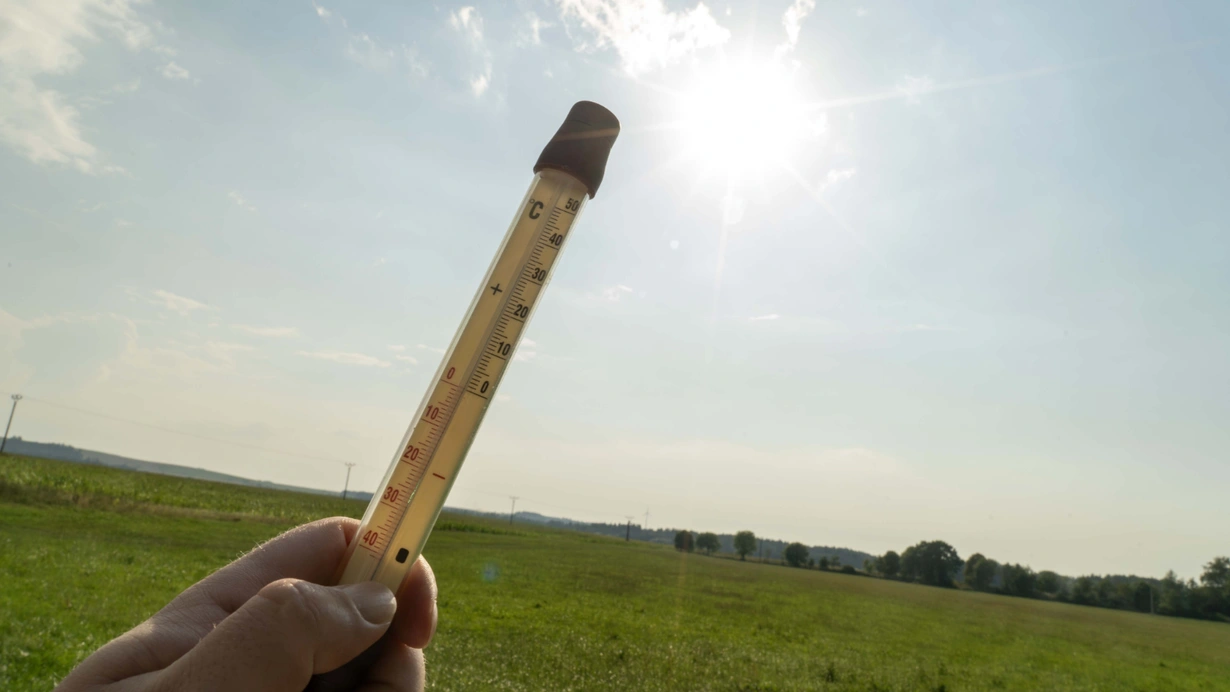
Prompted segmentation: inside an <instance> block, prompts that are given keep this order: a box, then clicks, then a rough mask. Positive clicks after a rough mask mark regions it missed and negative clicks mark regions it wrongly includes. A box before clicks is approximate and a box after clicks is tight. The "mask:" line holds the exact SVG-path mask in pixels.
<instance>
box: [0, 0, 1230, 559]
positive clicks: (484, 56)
mask: <svg viewBox="0 0 1230 692" xmlns="http://www.w3.org/2000/svg"><path fill="white" fill-rule="evenodd" d="M1227 28H1230V7H1228V6H1226V5H1225V4H1224V3H1218V2H1208V3H1197V2H1191V3H1184V4H1183V5H1182V6H1181V7H1180V6H1177V5H1176V4H1175V3H1165V2H1136V3H1131V4H1125V3H1118V2H1088V3H1081V4H1080V6H1079V7H1074V6H1072V5H1071V4H1070V3H1059V2H987V3H955V2H950V3H930V4H928V5H927V6H926V7H925V8H924V7H923V6H919V5H917V4H916V3H906V2H877V1H868V2H861V1H858V2H830V3H823V2H822V3H812V2H809V1H808V0H794V1H793V2H779V1H769V0H762V1H760V2H746V3H744V2H733V3H720V2H719V3H712V4H697V3H694V2H670V3H662V2H659V1H658V0H557V1H554V2H548V1H530V0H525V1H522V2H512V3H490V4H476V5H467V4H462V3H457V4H448V3H440V4H436V5H427V4H420V3H388V4H384V5H379V6H376V5H373V4H370V3H345V2H329V1H326V2H323V3H319V4H312V3H311V2H306V3H305V2H269V3H260V4H259V6H254V5H253V4H252V3H238V2H231V3H227V2H216V3H196V4H194V5H186V4H183V3H164V2H134V1H131V0H110V1H109V2H102V1H101V0H73V1H72V2H58V3H54V4H52V3H38V2H29V1H25V0H17V1H14V0H7V1H4V2H0V91H2V92H3V94H4V96H3V98H2V99H0V189H2V190H3V191H4V193H3V195H2V196H0V229H2V230H0V269H2V271H0V391H2V392H4V393H6V394H7V393H11V392H22V393H24V394H26V395H27V397H29V400H28V401H26V402H23V403H22V408H21V409H19V411H18V416H17V420H16V422H15V425H14V433H15V434H19V435H22V436H23V437H26V438H29V439H36V440H45V441H62V442H67V443H71V444H75V445H79V446H83V447H90V448H95V449H100V450H103V451H109V452H113V453H118V454H126V455H129V456H135V457H139V458H146V459H153V460H161V461H170V462H175V463H182V464H188V465H196V466H203V467H206V468H210V469H214V470H218V471H223V472H229V473H237V474H242V475H245V476H250V477H255V478H264V479H270V480H275V481H280V482H288V483H297V484H302V485H310V486H314V487H330V488H334V487H338V486H339V485H340V482H341V480H342V477H343V475H344V470H343V468H342V466H341V464H340V461H342V460H349V461H354V462H356V463H358V464H359V466H358V467H356V469H355V475H354V478H353V485H355V486H358V487H361V488H364V489H369V490H370V489H373V487H374V485H375V484H376V483H378V482H379V479H380V476H381V475H382V472H383V469H384V467H385V465H386V463H387V460H388V459H389V457H390V456H391V455H392V453H393V452H394V448H395V447H396V445H397V443H398V441H399V440H400V438H401V435H402V433H403V432H404V429H405V426H406V425H407V423H408V422H409V420H410V418H411V416H412V415H413V411H414V408H415V407H416V405H417V404H418V402H419V399H420V398H421V396H422V393H423V391H424V389H425V387H426V385H427V382H428V380H429V379H430V377H431V374H432V373H433V372H434V369H435V367H436V365H437V363H438V360H439V358H440V349H441V348H442V347H444V346H446V345H447V343H448V342H449V340H450V339H451V337H452V334H453V331H454V330H455V328H456V326H457V322H458V320H459V319H460V317H461V316H462V314H463V312H464V310H465V307H466V305H467V304H468V301H469V300H470V298H471V296H472V293H473V291H474V290H475V287H476V285H477V282H478V281H479V280H480V279H481V276H482V272H483V270H484V269H485V267H486V266H487V264H488V262H489V261H490V257H491V253H492V252H493V251H494V249H495V247H496V245H497V243H498V241H499V238H500V236H501V234H502V233H503V231H504V229H505V227H506V226H507V223H508V221H509V219H510V217H511V215H512V213H513V211H514V208H515V205H516V204H517V202H518V201H519V200H520V198H521V195H522V193H523V192H524V189H525V186H526V184H527V183H528V180H529V176H530V167H531V165H532V164H533V161H534V160H535V158H536V156H537V154H538V151H539V150H540V149H541V147H542V145H543V144H544V143H545V141H546V140H547V138H548V137H549V136H550V134H551V133H552V132H553V131H554V129H555V127H556V126H557V125H558V124H559V122H560V120H561V119H562V117H563V115H564V114H565V113H566V112H567V109H568V107H569V106H570V105H571V104H572V103H573V102H574V101H576V100H579V99H590V100H595V101H598V102H600V103H602V104H604V105H606V106H607V107H609V108H610V109H611V110H612V111H614V112H615V113H616V114H617V115H618V116H619V117H620V119H621V121H622V122H623V127H624V130H623V134H622V135H621V137H620V139H619V142H618V143H617V144H616V148H615V150H614V153H613V154H612V157H611V162H610V165H609V167H608V171H607V177H606V181H605V182H604V184H603V188H602V190H601V193H600V194H599V195H598V196H597V198H596V199H595V200H593V201H592V202H591V204H590V206H589V207H588V209H587V211H586V213H585V215H584V217H583V218H582V220H581V222H580V223H579V225H578V227H577V233H576V234H575V236H574V238H573V240H572V241H571V242H570V244H569V248H568V250H567V252H566V253H565V255H564V260H563V261H562V262H561V264H560V265H559V267H558V269H557V271H556V274H555V277H554V279H553V282H552V284H551V288H550V290H549V291H548V292H547V294H546V297H545V299H544V301H543V302H542V304H541V305H540V306H539V309H538V311H537V316H536V318H535V321H534V323H533V324H532V325H531V327H530V329H529V331H528V332H527V335H528V339H529V341H528V342H526V343H524V344H523V345H522V347H521V349H520V357H519V360H520V362H518V363H517V364H516V366H515V367H513V368H512V369H511V370H510V373H509V375H508V376H507V377H506V378H505V381H504V383H503V386H502V388H501V396H500V400H499V401H498V402H497V404H496V405H495V406H494V407H493V409H492V411H491V413H490V414H489V415H488V418H487V422H486V424H485V426H484V429H483V431H482V433H481V434H480V437H479V439H478V441H477V442H476V444H475V446H474V448H473V450H472V453H471V455H470V459H469V461H468V462H467V465H466V468H465V471H464V473H463V474H462V476H461V478H460V480H459V481H458V484H457V486H456V488H455V490H454V492H453V496H452V498H451V502H452V503H453V504H456V505H459V506H466V507H474V508H482V509H494V510H499V509H504V508H506V507H507V496H508V495H512V494H516V495H520V496H521V497H523V498H525V499H524V500H523V501H522V504H520V505H519V507H523V508H525V509H527V510H535V511H541V512H544V513H549V514H557V515H567V516H572V517H574V518H578V519H589V520H603V521H622V520H623V518H624V516H625V515H636V516H637V517H638V519H641V518H643V513H644V512H645V511H646V509H648V510H649V512H650V518H649V523H650V525H651V526H664V525H665V526H679V527H689V528H693V529H699V530H718V531H735V530H739V529H745V528H750V529H753V530H755V531H756V532H757V533H760V534H763V535H768V536H772V537H776V538H782V539H788V540H801V541H805V542H809V543H825V544H836V545H848V546H850V547H855V548H860V549H863V550H868V551H872V552H882V551H884V550H888V549H898V550H900V549H901V548H903V547H905V546H906V545H908V544H911V543H914V542H917V541H919V540H923V539H933V538H942V539H945V540H948V541H950V542H951V543H953V544H954V545H956V547H957V548H958V550H959V551H960V552H961V553H962V554H963V555H967V554H969V553H972V552H974V551H980V552H983V553H985V554H987V555H989V556H991V557H994V558H997V559H1000V560H1009V561H1014V562H1018V561H1019V562H1027V563H1029V564H1031V565H1032V566H1033V567H1035V568H1036V569H1046V568H1049V569H1056V570H1060V571H1063V572H1066V573H1073V574H1075V573H1087V572H1136V573H1142V574H1153V575H1161V574H1162V573H1163V572H1165V570H1167V569H1170V568H1174V569H1175V570H1177V571H1178V572H1179V573H1180V574H1181V575H1186V576H1195V575H1196V574H1198V571H1199V568H1200V565H1201V564H1202V563H1204V562H1206V561H1207V560H1208V559H1210V558H1212V557H1213V556H1214V555H1217V554H1224V553H1225V552H1226V550H1227V546H1230V509H1228V508H1227V507H1228V505H1227V503H1226V502H1225V492H1226V489H1227V488H1228V487H1230V432H1228V430H1230V427H1228V426H1227V425H1226V421H1227V420H1230V395H1228V394H1227V392H1228V391H1230V360H1228V359H1227V356H1226V354H1227V353H1228V352H1230V301H1228V299H1227V296H1230V240H1228V239H1227V233H1226V228H1227V221H1226V219H1230V196H1227V195H1226V194H1225V191H1226V190H1227V189H1230V167H1228V166H1227V164H1226V161H1227V158H1228V154H1230V134H1228V131H1227V128H1226V127H1225V123H1226V122H1227V115H1228V113H1230V70H1227V69H1226V67H1225V66H1226V65H1230V49H1228V47H1227V45H1226V43H1225V40H1224V38H1225V36H1226V29H1227ZM69 407H71V408H69ZM96 414H105V415H107V416H110V418H104V417H102V416H99V415H96ZM117 419H118V420H117ZM135 423H142V424H144V425H136V424H135ZM150 426H152V427H150ZM168 431H175V432H168ZM180 433H187V434H180ZM193 436H195V437H193ZM230 443H235V444H230ZM241 445H246V446H241Z"/></svg>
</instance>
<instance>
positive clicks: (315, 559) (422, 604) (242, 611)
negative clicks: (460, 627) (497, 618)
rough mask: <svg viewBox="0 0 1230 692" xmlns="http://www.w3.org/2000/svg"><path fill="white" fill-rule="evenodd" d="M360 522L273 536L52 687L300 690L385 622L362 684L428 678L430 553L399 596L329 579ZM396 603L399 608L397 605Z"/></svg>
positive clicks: (322, 524) (392, 686) (415, 682)
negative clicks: (425, 656) (380, 642)
mask: <svg viewBox="0 0 1230 692" xmlns="http://www.w3.org/2000/svg"><path fill="white" fill-rule="evenodd" d="M358 527H359V523H358V522H357V521H355V520H353V519H346V518H343V517H334V518H332V519H322V520H320V521H316V522H312V523H311V524H305V525H303V526H300V527H298V528H295V529H292V530H291V531H288V532H286V533H284V534H282V535H280V536H278V537H277V538H274V539H272V540H270V541H269V542H267V543H265V544H264V545H262V546H260V547H259V548H257V549H256V550H253V551H252V552H250V553H248V554H247V555H245V556H243V557H241V558H239V559H238V560H236V561H234V562H232V563H231V564H229V565H227V566H226V567H223V568H222V569H220V570H218V571H217V572H215V573H213V574H211V575H210V576H208V577H206V578H205V579H202V580H201V581H199V582H197V583H196V584H194V585H192V586H191V587H189V588H188V589H187V590H186V591H184V592H183V593H181V594H180V595H179V596H176V597H175V599H174V600H172V601H171V602H170V603H169V604H168V605H167V606H166V607H165V608H163V609H162V610H160V611H158V612H157V613H155V614H154V615H153V616H152V617H151V618H150V619H148V620H146V621H145V622H143V623H141V624H140V625H137V626H136V627H134V628H133V629H132V630H130V631H128V632H127V633H125V634H123V635H120V636H119V637H117V638H115V639H114V640H112V641H111V642H109V643H108V644H107V645H105V646H103V647H102V648H101V649H99V650H98V651H96V652H94V653H93V654H92V655H91V656H90V657H89V658H87V659H86V660H85V661H83V662H82V663H81V665H79V666H77V668H76V669H74V670H73V672H72V673H71V674H69V676H68V677H67V678H65V679H64V681H63V682H61V683H60V685H59V686H58V687H57V688H56V690H57V692H100V691H101V690H104V689H105V690H107V691H108V692H129V691H132V692H137V691H143V690H225V692H245V691H247V690H253V691H255V690H261V691H262V692H301V691H302V690H303V688H304V686H306V685H307V683H308V681H309V679H311V676H312V675H315V674H319V673H325V672H328V671H330V670H333V669H335V668H337V667H339V666H341V665H342V664H343V663H346V662H347V661H349V660H351V659H352V658H354V657H355V656H358V655H359V654H360V653H362V652H363V651H364V650H365V649H367V648H368V647H369V646H371V645H372V644H374V643H375V642H376V641H377V640H379V639H380V637H381V636H382V635H383V634H384V633H385V632H386V631H389V632H390V636H389V638H388V643H387V644H386V645H385V647H384V649H383V652H382V653H381V655H380V658H379V659H378V660H377V661H376V663H375V664H374V665H373V666H372V667H371V669H370V670H369V671H368V673H367V677H366V679H365V680H364V682H363V684H362V685H361V686H360V687H359V690H361V691H369V690H395V691H398V692H401V691H403V690H422V689H423V684H424V680H425V678H424V675H425V673H424V667H423V653H422V651H421V649H422V648H423V647H425V646H427V643H428V642H430V641H431V636H432V634H434V633H435V630H436V580H435V576H434V575H433V574H432V571H431V567H430V566H429V565H428V564H427V561H426V560H424V559H423V558H421V557H420V558H419V559H418V562H416V563H415V564H414V566H413V567H412V568H411V570H410V574H409V577H408V578H407V580H406V582H405V583H403V585H402V588H401V590H400V591H399V592H398V594H397V598H396V599H395V598H394V597H393V594H392V593H391V592H390V591H389V590H388V588H386V587H385V586H383V585H381V584H378V583H375V582H367V583H363V584H349V585H346V586H334V587H325V586H319V584H321V583H328V582H329V581H330V580H332V579H333V578H334V576H335V574H336V572H337V568H338V565H339V564H340V563H341V561H342V558H343V556H344V555H345V553H346V544H347V543H348V542H349V541H350V539H351V538H353V537H354V534H355V532H356V531H357V530H358ZM394 611H396V614H394Z"/></svg>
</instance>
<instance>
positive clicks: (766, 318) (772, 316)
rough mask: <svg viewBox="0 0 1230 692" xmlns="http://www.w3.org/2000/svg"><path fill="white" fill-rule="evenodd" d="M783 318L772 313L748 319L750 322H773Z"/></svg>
mask: <svg viewBox="0 0 1230 692" xmlns="http://www.w3.org/2000/svg"><path fill="white" fill-rule="evenodd" d="M781 317H782V316H781V315H779V314H777V313H776V312H771V313H769V314H767V315H756V316H755V317H749V318H747V319H748V321H749V322H767V321H771V320H778V319H781Z"/></svg>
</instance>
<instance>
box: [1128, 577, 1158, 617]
mask: <svg viewBox="0 0 1230 692" xmlns="http://www.w3.org/2000/svg"><path fill="white" fill-rule="evenodd" d="M1152 605H1153V587H1152V586H1149V583H1148V582H1146V581H1145V580H1143V579H1141V580H1139V581H1137V582H1136V583H1135V584H1134V585H1133V586H1132V608H1133V609H1134V610H1137V611H1139V612H1141V613H1147V612H1149V608H1150V606H1152Z"/></svg>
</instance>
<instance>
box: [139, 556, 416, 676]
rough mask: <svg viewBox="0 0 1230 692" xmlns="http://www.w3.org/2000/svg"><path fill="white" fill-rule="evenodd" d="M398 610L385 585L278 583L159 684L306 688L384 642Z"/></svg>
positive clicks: (167, 672)
mask: <svg viewBox="0 0 1230 692" xmlns="http://www.w3.org/2000/svg"><path fill="white" fill-rule="evenodd" d="M396 610H397V599H396V598H394V597H393V593H392V592H391V591H389V589H388V588H387V587H385V586H384V585H383V584H379V583H376V582H364V583H361V584H348V585H345V586H333V587H328V586H319V585H317V584H312V583H311V582H306V581H301V580H298V579H280V580H278V581H275V582H273V583H271V584H269V585H267V586H266V587H265V588H263V589H261V590H260V592H259V593H257V594H256V595H255V596H253V597H252V598H251V599H249V600H248V602H247V603H244V604H243V607H241V608H240V609H239V610H237V611H235V612H234V613H232V614H231V615H229V616H227V618H226V619H225V620H223V621H222V622H221V623H219V624H218V626H217V627H216V628H214V630H213V631H212V632H210V633H209V634H207V635H206V636H205V638H204V639H202V640H201V641H200V643H199V644H197V645H196V646H195V647H193V649H192V650H191V651H189V652H188V653H187V654H185V655H184V656H183V657H182V658H180V659H179V660H178V661H176V662H175V663H173V664H172V665H171V666H170V667H168V668H167V669H166V670H165V671H163V673H162V674H161V675H159V676H158V677H159V682H160V683H164V685H159V688H163V687H165V689H174V690H226V691H227V692H241V691H243V690H261V691H262V692H265V691H269V692H277V691H283V690H284V691H285V692H300V691H301V690H302V689H303V688H304V686H305V685H307V683H308V680H309V679H311V677H312V675H314V674H316V673H324V672H328V671H330V670H333V669H334V668H337V667H338V666H341V665H342V664H343V663H346V662H347V661H349V660H350V659H352V658H354V657H355V656H358V655H359V654H360V653H362V652H363V650H364V649H366V648H367V647H369V646H371V645H372V644H374V643H376V641H377V640H378V639H380V636H381V635H383V634H384V632H385V630H387V629H388V628H389V623H390V622H392V621H393V613H394V612H395V611H396Z"/></svg>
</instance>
